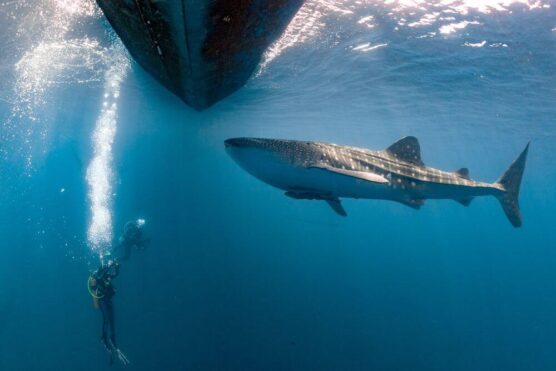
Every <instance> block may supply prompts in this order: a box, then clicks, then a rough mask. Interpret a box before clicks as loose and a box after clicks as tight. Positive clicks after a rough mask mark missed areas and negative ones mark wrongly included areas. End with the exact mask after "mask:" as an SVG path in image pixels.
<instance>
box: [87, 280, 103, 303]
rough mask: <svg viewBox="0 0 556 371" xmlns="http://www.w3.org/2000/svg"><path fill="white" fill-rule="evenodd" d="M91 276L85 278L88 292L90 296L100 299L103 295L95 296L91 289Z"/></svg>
mask: <svg viewBox="0 0 556 371" xmlns="http://www.w3.org/2000/svg"><path fill="white" fill-rule="evenodd" d="M91 278H93V276H89V279H88V280H87V290H88V291H89V294H91V296H92V297H93V298H95V299H102V298H103V297H104V295H101V296H97V295H95V293H93V291H92V290H91Z"/></svg>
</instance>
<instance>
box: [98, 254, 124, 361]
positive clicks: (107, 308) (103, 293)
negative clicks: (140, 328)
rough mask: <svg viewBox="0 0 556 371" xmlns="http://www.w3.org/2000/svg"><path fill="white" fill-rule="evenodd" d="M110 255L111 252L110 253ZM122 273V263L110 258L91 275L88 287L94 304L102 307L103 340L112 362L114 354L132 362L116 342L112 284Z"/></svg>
mask: <svg viewBox="0 0 556 371" xmlns="http://www.w3.org/2000/svg"><path fill="white" fill-rule="evenodd" d="M108 255H109V254H108ZM119 273H120V264H119V263H118V262H117V261H113V260H109V261H108V262H107V263H106V264H104V263H103V264H101V266H100V267H99V268H98V269H97V270H96V271H95V272H93V274H91V275H90V276H89V280H88V281H87V287H88V289H89V293H90V294H91V296H92V297H93V304H94V306H95V308H96V309H100V311H101V313H102V337H101V341H102V343H103V344H104V346H105V347H106V350H107V351H108V353H110V364H112V363H114V356H117V357H118V359H119V360H120V361H121V362H122V363H123V364H124V365H128V364H129V363H130V362H129V360H128V359H127V357H126V356H125V354H123V353H122V351H121V350H120V349H119V348H118V346H117V344H116V333H115V324H114V307H113V304H112V298H113V297H114V295H115V294H116V290H115V289H114V286H113V284H112V280H113V279H114V278H116V277H117V276H118V274H119Z"/></svg>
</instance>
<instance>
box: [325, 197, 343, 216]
mask: <svg viewBox="0 0 556 371" xmlns="http://www.w3.org/2000/svg"><path fill="white" fill-rule="evenodd" d="M325 201H326V203H327V204H328V205H330V207H331V208H332V210H334V211H335V212H336V214H338V215H340V216H347V213H346V210H345V209H344V207H343V206H342V202H341V201H340V200H339V199H338V198H331V199H328V200H325Z"/></svg>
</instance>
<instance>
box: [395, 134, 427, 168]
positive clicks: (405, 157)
mask: <svg viewBox="0 0 556 371" xmlns="http://www.w3.org/2000/svg"><path fill="white" fill-rule="evenodd" d="M386 152H388V153H389V154H390V155H392V156H394V157H395V158H397V159H399V160H402V161H405V162H409V163H411V164H414V165H418V166H425V164H424V163H423V161H422V160H421V146H420V145H419V141H418V140H417V138H415V137H405V138H402V139H400V140H398V141H397V142H396V143H394V144H392V145H391V146H390V147H388V148H386Z"/></svg>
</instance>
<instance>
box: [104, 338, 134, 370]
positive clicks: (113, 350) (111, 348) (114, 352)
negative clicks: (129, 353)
mask: <svg viewBox="0 0 556 371" xmlns="http://www.w3.org/2000/svg"><path fill="white" fill-rule="evenodd" d="M102 344H104V347H105V348H106V350H107V351H108V353H109V354H110V364H113V363H114V356H118V359H119V360H120V362H122V364H123V365H124V366H127V365H129V364H131V362H130V361H129V359H128V358H127V357H126V355H125V354H124V352H122V351H121V350H120V349H119V348H117V347H116V346H115V345H114V343H113V342H112V341H111V340H106V339H102Z"/></svg>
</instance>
